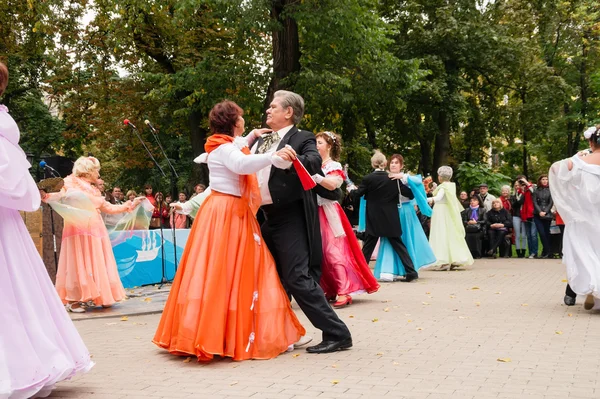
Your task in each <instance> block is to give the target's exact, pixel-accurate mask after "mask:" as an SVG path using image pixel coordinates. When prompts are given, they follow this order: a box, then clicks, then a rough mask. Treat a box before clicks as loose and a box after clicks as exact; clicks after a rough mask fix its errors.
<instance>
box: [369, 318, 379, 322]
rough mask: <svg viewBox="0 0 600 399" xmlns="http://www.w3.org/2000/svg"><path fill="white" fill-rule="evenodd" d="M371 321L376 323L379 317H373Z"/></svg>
mask: <svg viewBox="0 0 600 399" xmlns="http://www.w3.org/2000/svg"><path fill="white" fill-rule="evenodd" d="M371 321H372V322H373V323H376V322H378V321H379V319H378V318H374V319H373V320H371Z"/></svg>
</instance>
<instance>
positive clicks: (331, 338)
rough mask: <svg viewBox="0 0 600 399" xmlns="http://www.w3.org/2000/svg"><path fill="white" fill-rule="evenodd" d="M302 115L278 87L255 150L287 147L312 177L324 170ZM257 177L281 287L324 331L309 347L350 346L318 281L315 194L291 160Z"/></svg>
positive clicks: (300, 105) (298, 101) (300, 103)
mask: <svg viewBox="0 0 600 399" xmlns="http://www.w3.org/2000/svg"><path fill="white" fill-rule="evenodd" d="M303 114H304V100H303V99H302V97H300V96H299V95H298V94H296V93H292V92H289V91H284V90H280V91H277V92H276V93H275V95H274V99H273V101H272V102H271V105H270V107H269V109H268V110H267V125H269V127H270V128H271V129H272V130H273V132H272V133H269V134H263V135H262V136H261V137H260V138H259V139H258V140H257V142H256V143H255V145H254V146H253V152H256V153H261V154H262V153H272V152H275V151H281V150H284V151H285V150H286V149H287V151H288V152H289V154H288V157H287V158H288V159H290V160H292V159H294V158H298V159H299V160H300V162H301V163H302V164H303V165H304V167H305V168H306V169H307V171H308V173H309V174H310V175H311V176H312V175H314V174H317V173H322V172H321V162H322V160H321V156H320V155H319V152H318V151H317V147H316V139H315V135H314V134H313V133H311V132H308V131H304V130H299V129H298V128H297V127H296V124H298V123H299V122H300V120H301V119H302V116H303ZM256 175H257V178H258V183H259V187H260V193H261V196H262V201H263V202H262V205H263V206H262V207H261V209H262V211H263V213H264V215H265V219H266V220H265V221H264V223H263V224H262V226H261V230H262V233H263V237H264V239H265V242H266V243H267V246H268V247H269V250H270V251H271V253H272V254H273V257H274V258H275V263H276V264H277V269H278V272H279V276H280V278H281V282H282V284H283V287H284V288H285V289H286V291H287V292H288V294H290V295H292V296H293V297H294V299H295V300H296V302H297V303H298V305H299V306H300V308H301V309H302V311H303V312H304V314H306V317H308V319H309V320H310V322H311V323H312V324H313V325H314V326H315V327H317V328H318V329H320V330H322V331H323V341H322V342H321V343H320V344H318V345H315V346H312V347H309V348H307V351H308V352H310V353H328V352H334V351H338V350H343V349H348V348H350V347H351V346H352V337H351V335H350V331H349V330H348V327H346V325H345V324H344V323H343V322H342V321H341V320H340V318H339V317H338V316H337V314H336V313H335V312H334V311H333V309H332V308H331V306H329V303H327V299H326V298H325V294H324V293H323V290H322V289H321V287H320V286H319V284H318V281H319V278H320V265H321V257H322V247H321V232H320V225H319V218H318V213H317V202H316V194H315V192H313V190H308V191H305V190H304V189H303V187H302V184H301V182H300V179H299V177H298V175H297V174H296V171H295V169H294V168H293V167H292V165H291V162H290V163H289V167H288V168H287V169H278V168H269V167H267V168H265V169H263V170H261V171H259V172H258V173H257V174H256ZM317 187H319V186H317Z"/></svg>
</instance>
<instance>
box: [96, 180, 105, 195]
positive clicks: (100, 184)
mask: <svg viewBox="0 0 600 399" xmlns="http://www.w3.org/2000/svg"><path fill="white" fill-rule="evenodd" d="M95 186H96V188H97V189H98V190H99V191H100V194H102V196H105V195H106V189H105V188H104V180H102V179H98V180H97V181H96V184H95Z"/></svg>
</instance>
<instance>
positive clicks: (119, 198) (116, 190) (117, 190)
mask: <svg viewBox="0 0 600 399" xmlns="http://www.w3.org/2000/svg"><path fill="white" fill-rule="evenodd" d="M112 196H113V198H114V199H115V204H117V205H121V204H122V203H123V192H122V191H121V187H119V186H114V187H113V189H112Z"/></svg>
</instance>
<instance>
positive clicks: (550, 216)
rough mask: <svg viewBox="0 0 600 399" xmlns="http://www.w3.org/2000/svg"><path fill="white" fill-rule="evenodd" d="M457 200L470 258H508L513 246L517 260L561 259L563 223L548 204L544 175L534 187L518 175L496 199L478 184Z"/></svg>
mask: <svg viewBox="0 0 600 399" xmlns="http://www.w3.org/2000/svg"><path fill="white" fill-rule="evenodd" d="M459 200H460V202H461V204H462V206H463V207H464V210H463V212H462V219H463V223H464V226H465V233H466V240H467V244H468V246H469V249H470V250H471V253H472V255H473V257H474V258H481V257H484V256H488V257H493V258H496V257H498V256H501V257H505V258H510V257H512V256H513V245H514V249H515V254H516V256H517V257H519V258H524V257H528V258H529V259H534V258H543V259H547V258H551V257H558V258H560V257H562V234H563V231H564V223H563V221H562V219H561V218H560V215H559V214H558V212H557V211H556V208H555V207H554V204H553V202H552V195H551V194H550V188H549V186H548V176H547V175H541V176H540V177H539V178H538V180H537V184H533V183H532V182H530V181H528V180H527V178H526V177H525V176H523V175H521V176H518V177H517V178H516V179H515V182H514V185H513V187H512V188H511V187H510V186H508V185H506V186H503V187H502V189H501V195H500V197H499V198H496V197H495V196H493V195H492V194H490V193H489V192H488V186H487V184H481V185H480V186H479V187H478V188H476V189H474V190H472V191H471V193H469V194H468V193H467V192H466V191H462V192H461V193H460V195H459ZM538 236H539V241H541V244H542V251H541V253H540V252H539V248H538Z"/></svg>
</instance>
